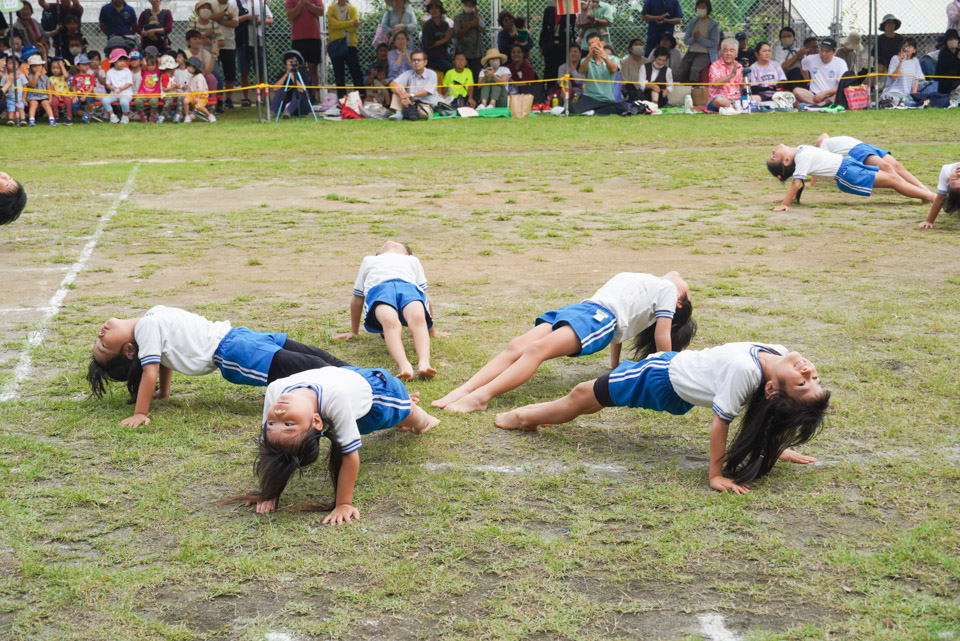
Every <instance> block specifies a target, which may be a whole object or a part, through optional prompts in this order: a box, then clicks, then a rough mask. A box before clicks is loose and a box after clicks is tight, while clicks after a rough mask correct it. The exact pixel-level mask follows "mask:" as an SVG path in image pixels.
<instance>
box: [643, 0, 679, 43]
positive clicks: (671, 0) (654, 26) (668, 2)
mask: <svg viewBox="0 0 960 641" xmlns="http://www.w3.org/2000/svg"><path fill="white" fill-rule="evenodd" d="M642 17H643V21H644V22H646V23H647V49H646V51H644V52H643V53H644V55H647V54H649V53H650V51H651V50H652V49H653V48H654V47H657V46H658V45H659V43H660V36H662V35H663V34H665V33H673V30H674V28H675V27H676V25H678V24H680V23H681V22H682V21H683V10H682V9H681V8H680V2H679V1H678V0H646V1H645V2H644V3H643V15H642Z"/></svg>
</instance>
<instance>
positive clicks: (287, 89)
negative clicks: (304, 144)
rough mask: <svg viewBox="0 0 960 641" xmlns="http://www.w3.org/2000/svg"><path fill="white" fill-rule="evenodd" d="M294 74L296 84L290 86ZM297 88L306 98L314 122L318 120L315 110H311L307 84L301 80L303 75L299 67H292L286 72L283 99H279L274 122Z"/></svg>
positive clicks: (278, 119) (311, 104)
mask: <svg viewBox="0 0 960 641" xmlns="http://www.w3.org/2000/svg"><path fill="white" fill-rule="evenodd" d="M294 75H296V77H297V80H296V84H294V85H293V87H291V86H290V81H291V80H292V79H293V77H294ZM298 89H299V90H300V91H302V92H303V95H304V97H306V99H307V104H308V105H310V114H311V115H312V116H313V120H314V121H315V122H320V121H319V120H318V119H317V112H315V111H314V110H313V103H312V102H310V92H308V91H307V85H306V84H305V83H304V82H303V77H302V76H301V75H300V68H299V67H294V68H293V69H291V70H290V72H289V73H288V74H287V81H286V82H285V83H284V85H283V99H282V100H281V101H280V108H279V109H277V117H276V119H275V120H274V122H279V121H280V114H282V113H283V110H284V108H285V107H287V106H289V105H290V100H289V99H290V97H291V95H294V94H296V93H297V90H298ZM297 100H298V102H299V98H297Z"/></svg>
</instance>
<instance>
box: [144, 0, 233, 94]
mask: <svg viewBox="0 0 960 641" xmlns="http://www.w3.org/2000/svg"><path fill="white" fill-rule="evenodd" d="M151 1H152V2H157V0H151ZM231 3H233V4H231ZM239 17H240V10H239V9H238V8H237V5H236V2H235V0H213V14H212V15H211V16H210V19H211V20H213V21H214V22H216V23H217V24H218V25H220V36H221V38H222V40H221V42H220V58H219V60H220V66H221V68H222V70H223V86H224V88H225V89H228V90H229V89H233V87H234V85H235V84H236V82H237V32H236V28H237V26H238V25H239V24H240V22H239V20H238V18H239ZM223 106H224V107H226V108H227V109H233V92H232V91H227V93H226V96H225V98H224V100H223Z"/></svg>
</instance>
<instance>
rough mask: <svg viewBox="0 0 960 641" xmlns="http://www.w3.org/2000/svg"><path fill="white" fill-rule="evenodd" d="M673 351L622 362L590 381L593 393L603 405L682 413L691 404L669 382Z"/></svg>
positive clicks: (687, 409)
mask: <svg viewBox="0 0 960 641" xmlns="http://www.w3.org/2000/svg"><path fill="white" fill-rule="evenodd" d="M676 355H677V352H660V353H658V354H653V355H651V356H648V357H646V358H645V359H643V360H642V361H640V362H638V363H635V362H633V361H623V362H622V363H620V365H619V366H618V367H617V368H616V369H615V370H613V371H612V372H610V373H609V374H605V375H604V376H601V377H600V378H598V379H597V380H596V381H595V382H594V384H593V394H594V396H596V397H597V402H599V403H600V404H601V405H603V406H604V407H640V408H643V409H647V410H654V411H657V412H669V413H670V414H676V415H680V414H686V413H687V412H689V411H690V410H691V409H693V403H688V402H687V401H685V400H683V399H682V398H680V397H679V396H678V395H677V393H676V392H675V391H674V390H673V385H672V384H671V383H670V371H669V370H670V361H671V360H672V359H673V357H674V356H676Z"/></svg>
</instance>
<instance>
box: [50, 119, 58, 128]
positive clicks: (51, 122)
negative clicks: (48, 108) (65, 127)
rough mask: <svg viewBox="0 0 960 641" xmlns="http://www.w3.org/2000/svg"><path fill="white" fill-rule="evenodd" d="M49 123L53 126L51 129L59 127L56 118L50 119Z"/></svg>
mask: <svg viewBox="0 0 960 641" xmlns="http://www.w3.org/2000/svg"><path fill="white" fill-rule="evenodd" d="M48 122H49V123H50V126H51V127H56V126H57V119H56V118H50V120H49V121H48Z"/></svg>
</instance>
